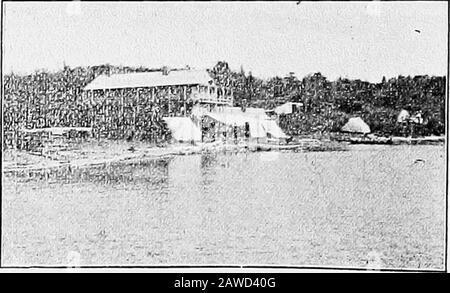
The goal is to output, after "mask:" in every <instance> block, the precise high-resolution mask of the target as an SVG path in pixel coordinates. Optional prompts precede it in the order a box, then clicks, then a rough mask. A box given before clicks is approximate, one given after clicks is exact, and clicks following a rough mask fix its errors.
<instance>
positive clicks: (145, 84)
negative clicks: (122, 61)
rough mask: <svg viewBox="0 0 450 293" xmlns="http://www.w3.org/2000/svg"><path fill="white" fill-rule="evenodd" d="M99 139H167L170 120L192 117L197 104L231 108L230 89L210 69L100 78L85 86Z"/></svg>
mask: <svg viewBox="0 0 450 293" xmlns="http://www.w3.org/2000/svg"><path fill="white" fill-rule="evenodd" d="M83 99H84V100H85V101H86V102H87V103H88V104H89V105H90V111H91V113H90V115H89V116H90V117H91V126H92V128H93V135H94V137H97V138H117V139H123V138H125V139H146V140H154V141H156V140H158V139H159V138H162V139H166V137H165V136H166V135H168V133H165V132H167V127H166V125H165V121H164V119H163V118H165V117H189V115H190V114H191V111H192V108H193V106H194V105H195V104H203V105H208V106H210V107H215V106H220V105H223V106H232V105H233V93H232V91H231V89H227V88H223V87H218V86H217V85H216V84H215V83H214V80H213V79H212V77H211V76H210V75H209V74H208V72H207V71H206V70H190V69H186V70H176V71H175V70H174V71H170V70H167V69H163V70H162V71H159V72H144V73H130V74H114V75H101V76H98V77H97V78H96V79H94V80H93V81H92V82H91V83H90V84H88V85H87V86H86V87H85V88H84V93H83Z"/></svg>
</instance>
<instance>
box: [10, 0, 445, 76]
mask: <svg viewBox="0 0 450 293" xmlns="http://www.w3.org/2000/svg"><path fill="white" fill-rule="evenodd" d="M3 5H4V6H3V17H4V19H3V23H4V27H3V28H4V30H3V54H4V55H3V70H4V72H6V73H9V72H11V70H13V71H14V72H17V73H31V72H33V71H35V70H36V69H42V68H45V69H49V70H56V69H61V68H62V67H63V64H64V62H65V63H66V64H67V65H70V66H79V65H99V64H104V63H110V64H114V65H129V66H140V65H142V66H146V67H161V66H162V65H168V66H170V67H180V66H185V65H190V66H191V67H195V68H211V67H212V66H214V65H215V64H216V63H217V61H219V60H224V61H227V62H228V63H229V65H230V67H231V68H232V69H236V70H239V68H240V66H241V65H242V66H243V67H244V70H245V71H252V73H253V75H255V76H259V77H262V78H265V77H270V76H275V75H280V76H285V75H286V74H288V73H289V72H291V71H292V72H295V74H296V76H298V77H299V78H302V77H303V76H305V75H306V74H309V73H313V72H321V73H322V74H323V75H325V76H326V77H328V78H329V79H330V80H334V79H336V78H337V77H339V76H342V77H348V78H359V79H363V80H368V81H380V80H381V78H382V76H383V75H385V76H386V77H392V76H397V75H399V74H403V75H416V74H429V75H446V73H447V34H448V31H447V30H448V17H447V11H448V8H447V5H448V3H447V1H442V2H428V1H427V2H406V3H405V2H402V3H399V2H379V1H368V2H341V3H339V2H338V3H334V2H301V4H300V5H297V4H296V1H293V2H265V3H264V2H240V3H232V2H225V3H220V2H206V3H195V2H188V3H182V2H173V3H159V2H132V3H126V2H116V3H114V2H111V3H108V2H96V3H95V2H94V3H92V2H90V3H85V2H79V1H72V2H62V3H50V2H48V3H46V2H36V3H33V2H21V3H13V2H7V3H3ZM416 29H417V30H419V31H420V33H418V32H416V31H415V30H416Z"/></svg>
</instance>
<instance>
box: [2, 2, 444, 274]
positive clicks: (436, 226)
mask: <svg viewBox="0 0 450 293" xmlns="http://www.w3.org/2000/svg"><path fill="white" fill-rule="evenodd" d="M447 11H448V4H447V2H445V1H442V2H431V1H427V2H403V1H402V2H381V1H367V2H363V1H362V2H334V1H332V2H314V1H292V2H207V3H200V2H130V3H127V2H83V1H81V2H80V1H70V2H9V1H8V2H5V1H4V2H3V3H2V56H1V57H2V196H1V220H2V221H1V223H2V225H1V265H2V266H3V267H34V266H39V267H41V266H44V267H45V266H49V267H90V266H97V267H98V266H102V267H111V266H125V267H126V266H144V267H152V266H159V267H161V266H184V267H185V266H200V267H201V266H214V265H217V266H219V265H220V266H249V267H251V266H262V267H264V266H270V267H291V268H292V267H293V268H348V269H362V270H415V271H416V270H419V271H421V270H431V271H440V270H444V269H445V263H446V262H445V257H446V253H445V252H446V200H447V198H446V170H447V167H446V136H445V134H446V90H447V76H446V75H447V65H448V15H447Z"/></svg>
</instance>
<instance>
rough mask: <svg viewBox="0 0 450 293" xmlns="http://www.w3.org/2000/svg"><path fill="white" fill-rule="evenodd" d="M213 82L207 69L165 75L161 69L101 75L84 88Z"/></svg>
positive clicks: (204, 83) (172, 72)
mask: <svg viewBox="0 0 450 293" xmlns="http://www.w3.org/2000/svg"><path fill="white" fill-rule="evenodd" d="M212 82H213V79H212V78H211V76H210V75H209V74H208V72H206V70H178V71H171V72H169V74H168V75H163V74H162V72H161V71H156V72H140V73H127V74H113V75H111V76H107V75H100V76H98V77H97V78H96V79H94V80H93V81H92V82H91V83H90V84H88V85H87V86H86V87H85V88H84V90H100V89H123V88H139V87H143V88H145V87H157V86H177V85H197V84H198V85H208V84H211V83H212Z"/></svg>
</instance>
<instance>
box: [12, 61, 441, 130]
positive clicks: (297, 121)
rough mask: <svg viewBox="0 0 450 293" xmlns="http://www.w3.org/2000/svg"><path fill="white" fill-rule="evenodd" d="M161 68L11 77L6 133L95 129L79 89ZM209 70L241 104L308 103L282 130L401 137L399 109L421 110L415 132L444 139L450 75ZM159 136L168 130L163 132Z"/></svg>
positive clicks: (83, 69) (81, 70)
mask: <svg viewBox="0 0 450 293" xmlns="http://www.w3.org/2000/svg"><path fill="white" fill-rule="evenodd" d="M159 70H161V69H160V68H156V69H155V68H153V69H152V68H144V67H118V66H111V65H101V66H92V67H76V68H70V67H67V66H66V67H64V69H63V70H60V71H57V72H46V71H36V72H35V73H33V74H29V75H17V74H13V73H11V74H8V75H5V76H3V84H4V91H3V93H4V95H3V103H4V104H3V129H4V132H5V136H6V137H7V136H8V135H9V134H11V133H14V132H16V131H17V130H18V129H20V128H23V127H25V128H39V127H51V126H80V127H85V126H90V125H89V123H90V119H89V117H87V115H88V114H87V113H88V111H87V105H86V103H85V102H84V101H82V99H81V92H82V88H83V87H84V86H86V85H87V84H88V83H90V82H91V81H92V80H93V79H94V78H95V77H97V76H98V75H101V74H114V73H132V72H151V71H159ZM209 72H210V74H211V75H212V76H213V78H214V79H215V80H216V82H217V83H219V84H220V85H222V86H226V87H229V88H232V90H233V94H234V101H235V105H236V106H243V105H246V106H249V107H263V108H265V109H271V108H274V107H276V106H277V105H279V104H282V103H284V102H287V101H293V102H302V103H303V109H302V111H300V112H299V113H296V114H292V115H286V116H284V115H283V116H282V117H280V124H281V126H282V128H283V129H284V130H285V131H286V132H287V133H288V134H291V135H298V134H311V133H321V134H323V133H327V132H334V131H338V130H339V129H340V127H341V126H342V125H343V124H344V123H345V122H346V120H347V119H348V118H349V117H351V116H361V117H362V118H363V119H364V120H365V121H366V123H367V124H369V126H370V127H371V129H372V131H373V132H376V133H380V134H384V135H398V134H399V133H400V132H401V127H400V125H398V123H397V122H396V118H397V115H398V113H399V112H400V110H401V109H406V110H409V111H410V112H415V111H421V112H422V115H423V118H424V123H423V125H421V126H420V127H417V130H416V134H418V135H430V134H434V135H441V134H443V133H444V131H445V126H444V123H445V86H446V80H445V77H434V76H432V77H430V76H427V75H425V76H415V77H410V76H407V77H405V76H398V77H395V78H391V79H386V78H383V80H382V81H381V82H380V83H369V82H365V81H361V80H349V79H341V78H340V79H338V80H335V81H329V80H327V79H326V77H324V76H322V75H321V74H320V73H315V74H311V75H308V76H305V77H304V78H302V79H298V78H297V77H296V76H295V75H294V73H290V74H289V75H287V76H285V77H273V78H270V79H268V80H263V79H260V78H257V77H254V76H253V75H252V74H251V72H248V73H246V72H245V71H244V70H243V69H242V68H241V70H240V71H238V72H236V71H232V70H231V69H230V68H229V66H228V64H227V63H226V62H218V63H217V65H216V66H214V68H212V69H211V70H209ZM158 127H160V128H163V127H164V125H161V126H156V128H158ZM154 131H155V132H157V133H164V131H161V129H155V130H154Z"/></svg>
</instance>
